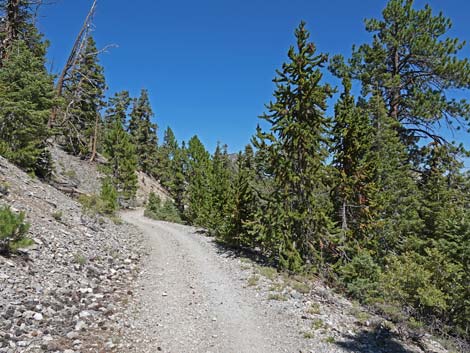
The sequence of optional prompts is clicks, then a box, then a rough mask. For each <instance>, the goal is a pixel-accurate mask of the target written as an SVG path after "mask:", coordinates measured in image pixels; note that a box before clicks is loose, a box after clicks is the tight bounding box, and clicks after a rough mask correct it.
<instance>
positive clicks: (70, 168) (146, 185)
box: [49, 145, 170, 206]
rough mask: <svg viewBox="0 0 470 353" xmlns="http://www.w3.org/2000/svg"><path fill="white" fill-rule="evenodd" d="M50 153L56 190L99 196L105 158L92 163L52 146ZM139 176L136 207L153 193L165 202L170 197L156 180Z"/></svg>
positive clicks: (142, 174)
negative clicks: (101, 165) (100, 166)
mask: <svg viewBox="0 0 470 353" xmlns="http://www.w3.org/2000/svg"><path fill="white" fill-rule="evenodd" d="M49 151H50V152H51V155H52V160H53V161H54V168H55V172H54V175H53V182H52V184H53V185H54V186H55V187H56V188H58V189H60V190H63V191H64V192H69V193H72V192H75V193H78V194H99V192H100V189H101V178H102V177H103V174H102V173H101V172H100V171H99V169H100V168H99V165H100V164H101V163H104V162H105V160H104V158H103V157H99V158H98V160H97V161H96V162H92V163H90V162H88V161H86V160H82V159H80V158H78V157H75V156H72V155H70V154H67V153H66V152H65V151H64V150H62V149H61V148H60V147H58V146H57V145H53V146H51V147H50V148H49ZM137 174H138V175H137V176H138V189H137V195H136V204H135V206H143V205H144V204H145V203H146V202H147V200H148V195H149V194H150V193H151V192H154V193H155V194H157V195H159V196H160V198H161V199H163V200H165V199H167V198H169V197H170V196H169V194H168V192H167V191H166V190H165V189H164V188H163V187H162V186H161V185H160V183H159V182H158V181H156V180H155V179H154V178H151V177H149V176H148V175H147V174H145V173H142V172H138V173H137Z"/></svg>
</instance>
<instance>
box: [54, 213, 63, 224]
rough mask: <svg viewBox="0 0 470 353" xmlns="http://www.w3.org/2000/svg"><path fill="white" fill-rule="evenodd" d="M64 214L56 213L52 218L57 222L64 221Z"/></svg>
mask: <svg viewBox="0 0 470 353" xmlns="http://www.w3.org/2000/svg"><path fill="white" fill-rule="evenodd" d="M62 217H63V213H62V211H56V212H53V213H52V218H54V219H55V220H56V221H57V222H60V221H61V220H62Z"/></svg>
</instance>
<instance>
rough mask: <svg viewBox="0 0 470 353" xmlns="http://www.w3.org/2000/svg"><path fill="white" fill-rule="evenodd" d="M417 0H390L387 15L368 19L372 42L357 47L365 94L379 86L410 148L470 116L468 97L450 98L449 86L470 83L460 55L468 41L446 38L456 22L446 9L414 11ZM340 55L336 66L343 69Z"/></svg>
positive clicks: (355, 61)
mask: <svg viewBox="0 0 470 353" xmlns="http://www.w3.org/2000/svg"><path fill="white" fill-rule="evenodd" d="M413 4H414V1H413V0H390V1H389V2H388V4H387V6H386V7H385V9H384V10H383V12H382V16H383V19H381V20H378V19H369V20H367V21H366V30H367V31H368V32H372V33H374V37H373V42H372V43H371V44H364V45H361V46H359V47H357V48H355V49H354V52H353V56H352V59H351V60H350V64H351V67H352V74H353V76H354V77H355V78H357V79H359V80H361V82H362V85H363V89H364V93H370V92H372V91H375V90H377V89H378V90H380V95H381V96H382V98H383V100H384V101H385V102H386V106H387V111H388V113H389V115H390V116H391V117H392V118H394V119H395V120H397V121H399V122H400V124H401V125H400V128H401V129H402V131H401V138H402V139H403V141H404V142H406V144H407V146H408V147H409V148H412V147H413V148H416V147H417V145H418V143H419V141H420V139H422V138H423V137H424V138H431V139H434V140H436V141H439V140H441V137H440V136H439V135H438V132H437V131H436V128H437V127H438V126H439V123H440V122H443V121H444V122H448V121H452V120H454V121H455V120H459V119H461V118H464V119H465V120H467V121H468V120H469V118H470V105H469V103H468V101H467V100H465V99H462V100H460V101H457V100H455V99H453V98H449V94H448V92H449V90H460V89H467V88H468V87H469V85H470V61H469V60H468V59H467V58H465V59H461V58H460V57H459V52H460V51H461V50H462V49H463V47H464V45H465V42H462V41H459V40H458V39H454V38H449V37H447V33H448V31H449V30H450V28H451V26H452V22H451V21H450V19H448V18H446V17H445V16H444V15H443V14H442V13H439V14H438V15H437V16H435V15H433V13H432V9H431V8H430V6H429V5H426V6H425V7H424V9H418V10H417V9H414V7H413ZM342 62H343V60H342V58H341V57H336V58H335V59H334V63H333V65H332V68H333V70H334V71H335V72H336V73H337V74H340V75H342V74H341V72H342V71H343V72H344V71H345V66H344V64H342Z"/></svg>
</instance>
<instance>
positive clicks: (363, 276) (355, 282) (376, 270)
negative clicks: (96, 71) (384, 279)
mask: <svg viewBox="0 0 470 353" xmlns="http://www.w3.org/2000/svg"><path fill="white" fill-rule="evenodd" d="M338 272H339V275H340V278H341V281H342V283H343V284H344V285H345V287H346V289H347V290H348V292H349V294H351V295H353V296H354V297H356V298H360V299H361V300H363V301H366V302H367V301H371V300H372V301H373V300H374V299H375V298H376V297H377V296H378V293H379V289H378V282H379V277H380V274H381V270H380V267H379V265H378V264H376V263H375V262H374V260H373V259H372V256H370V254H369V253H367V252H362V253H359V254H358V255H356V256H355V257H354V258H353V259H352V260H351V262H349V263H347V264H345V265H343V266H342V267H340V268H339V271H338Z"/></svg>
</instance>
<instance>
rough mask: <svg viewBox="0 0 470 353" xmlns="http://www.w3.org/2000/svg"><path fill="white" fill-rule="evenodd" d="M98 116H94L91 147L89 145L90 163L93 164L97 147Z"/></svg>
mask: <svg viewBox="0 0 470 353" xmlns="http://www.w3.org/2000/svg"><path fill="white" fill-rule="evenodd" d="M99 120H100V115H99V114H98V113H97V114H96V119H95V131H94V132H93V138H92V145H91V157H90V162H93V161H94V160H95V158H96V147H97V145H98V125H99Z"/></svg>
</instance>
